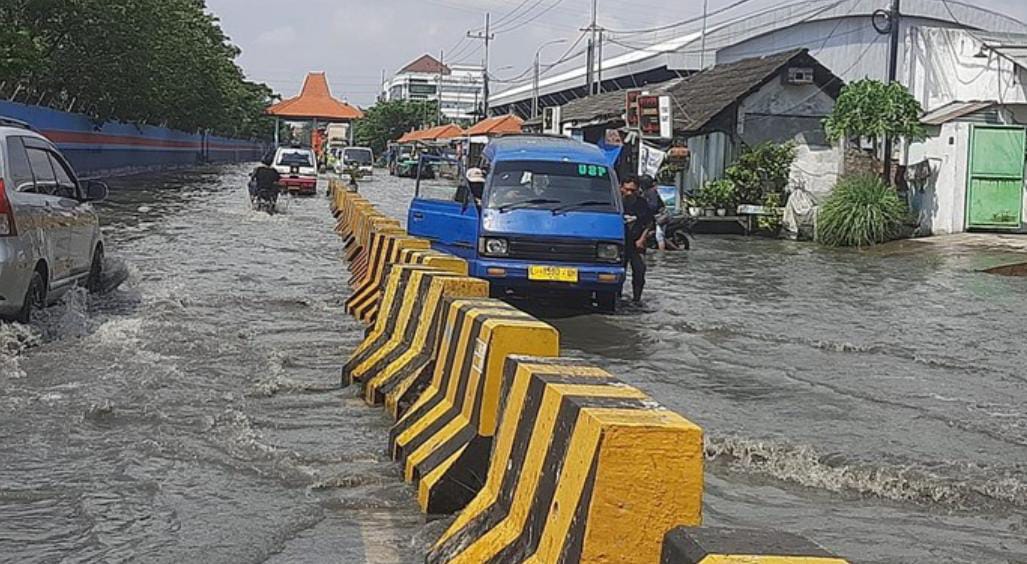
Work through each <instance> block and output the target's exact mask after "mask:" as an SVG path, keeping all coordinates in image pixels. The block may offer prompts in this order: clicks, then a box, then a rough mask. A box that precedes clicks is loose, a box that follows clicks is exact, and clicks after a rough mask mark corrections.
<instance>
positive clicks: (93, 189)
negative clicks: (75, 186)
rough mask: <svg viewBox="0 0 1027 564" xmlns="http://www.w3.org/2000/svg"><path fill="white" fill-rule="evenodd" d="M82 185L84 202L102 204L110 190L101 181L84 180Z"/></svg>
mask: <svg viewBox="0 0 1027 564" xmlns="http://www.w3.org/2000/svg"><path fill="white" fill-rule="evenodd" d="M83 184H84V185H83V188H84V190H83V192H85V197H84V200H85V201H87V202H102V201H104V200H106V199H107V195H108V194H109V193H110V190H111V189H110V187H109V186H107V183H106V182H104V181H102V180H86V181H85V182H84V183H83Z"/></svg>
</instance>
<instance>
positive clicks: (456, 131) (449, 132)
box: [397, 123, 464, 143]
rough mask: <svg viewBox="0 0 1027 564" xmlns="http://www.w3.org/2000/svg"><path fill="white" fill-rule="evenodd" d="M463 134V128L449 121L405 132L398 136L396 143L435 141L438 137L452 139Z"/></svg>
mask: <svg viewBox="0 0 1027 564" xmlns="http://www.w3.org/2000/svg"><path fill="white" fill-rule="evenodd" d="M463 134H464V130H463V129H460V126H459V125H456V124H455V123H449V124H446V125H439V126H436V127H429V128H428V129H419V130H417V131H410V132H407V133H405V134H404V135H403V136H402V137H400V138H399V140H398V141H397V143H412V142H414V141H437V140H440V139H453V138H456V137H460V136H462V135H463Z"/></svg>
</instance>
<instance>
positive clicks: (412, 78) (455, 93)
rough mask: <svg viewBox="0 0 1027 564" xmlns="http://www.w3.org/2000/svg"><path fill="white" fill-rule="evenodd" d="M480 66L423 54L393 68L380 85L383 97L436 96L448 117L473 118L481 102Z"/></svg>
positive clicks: (481, 78)
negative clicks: (397, 67) (446, 62)
mask: <svg viewBox="0 0 1027 564" xmlns="http://www.w3.org/2000/svg"><path fill="white" fill-rule="evenodd" d="M483 91H484V76H483V73H482V68H481V67H478V66H471V65H445V64H443V63H442V62H440V61H439V60H438V59H436V58H435V57H432V56H431V55H423V56H421V57H420V58H418V59H417V60H415V61H413V62H411V63H410V64H408V65H407V66H405V67H403V68H402V69H400V70H399V72H397V73H396V74H395V75H394V76H393V77H392V79H391V80H389V81H388V82H387V83H385V85H384V92H383V95H384V97H385V99H386V100H440V101H441V105H442V113H443V115H444V116H445V117H446V118H448V119H450V120H468V121H469V120H474V119H475V117H476V115H477V112H478V108H479V106H480V105H481V102H482V93H483Z"/></svg>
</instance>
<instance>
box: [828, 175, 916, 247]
mask: <svg viewBox="0 0 1027 564" xmlns="http://www.w3.org/2000/svg"><path fill="white" fill-rule="evenodd" d="M906 216H907V210H906V205H905V203H903V202H902V200H900V199H899V196H898V194H896V193H895V190H893V189H892V188H891V187H889V186H888V185H886V184H885V183H884V181H883V180H881V178H879V177H878V176H875V175H872V174H858V175H853V176H846V177H842V178H841V179H840V180H838V184H837V185H836V186H835V188H834V191H833V192H832V193H831V195H830V196H829V197H828V198H827V201H826V202H824V203H823V205H821V206H820V211H819V212H818V214H817V233H816V239H817V241H818V242H820V243H822V244H824V245H830V246H832V247H863V246H867V245H876V244H878V243H883V242H885V241H890V240H892V239H897V238H899V236H900V235H901V233H902V230H903V226H904V224H905V220H906Z"/></svg>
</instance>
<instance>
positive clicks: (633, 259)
mask: <svg viewBox="0 0 1027 564" xmlns="http://www.w3.org/2000/svg"><path fill="white" fill-rule="evenodd" d="M620 193H621V197H622V198H623V199H624V262H625V265H627V266H630V267H631V289H632V294H631V299H632V301H633V302H635V303H638V302H640V301H641V300H642V290H643V289H644V288H645V270H646V266H645V242H646V239H647V238H648V237H649V233H650V230H651V229H653V226H654V221H653V219H654V215H653V212H652V209H650V207H649V204H648V203H647V202H646V201H645V198H643V197H642V196H641V195H640V194H639V181H638V178H637V177H635V176H627V177H625V178H624V180H622V181H621V183H620Z"/></svg>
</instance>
